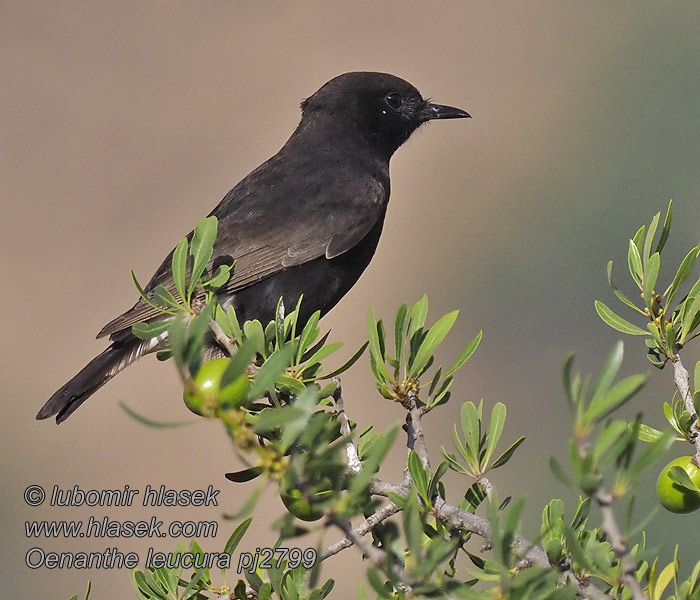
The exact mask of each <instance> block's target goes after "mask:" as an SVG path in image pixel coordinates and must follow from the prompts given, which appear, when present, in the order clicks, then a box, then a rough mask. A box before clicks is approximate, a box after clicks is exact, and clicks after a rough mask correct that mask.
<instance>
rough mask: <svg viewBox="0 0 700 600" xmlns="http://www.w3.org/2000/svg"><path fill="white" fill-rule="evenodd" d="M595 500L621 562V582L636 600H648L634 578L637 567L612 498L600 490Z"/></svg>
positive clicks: (605, 531)
mask: <svg viewBox="0 0 700 600" xmlns="http://www.w3.org/2000/svg"><path fill="white" fill-rule="evenodd" d="M593 498H594V500H595V501H596V502H597V503H598V506H599V507H600V512H601V514H602V516H603V521H602V523H601V525H600V528H601V529H602V530H603V532H604V533H605V537H606V539H607V541H608V543H609V544H610V546H611V547H612V549H613V552H614V553H615V556H617V558H618V560H619V561H620V568H621V570H622V575H621V576H620V581H621V582H622V583H624V584H625V585H626V586H627V587H628V588H629V590H630V592H631V593H632V598H634V600H646V596H645V595H644V593H643V592H642V588H641V587H640V585H639V582H638V581H637V579H636V577H635V576H634V573H635V571H636V565H635V564H634V562H633V561H632V558H631V557H630V553H629V544H628V543H627V540H626V539H625V537H624V536H623V534H622V531H620V527H619V525H618V524H617V520H616V519H615V513H614V512H613V509H612V502H613V498H612V496H611V495H610V494H609V493H608V492H606V491H605V490H603V489H600V490H598V491H597V492H596V493H595V495H594V496H593Z"/></svg>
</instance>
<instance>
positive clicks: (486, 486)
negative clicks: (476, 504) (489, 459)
mask: <svg viewBox="0 0 700 600" xmlns="http://www.w3.org/2000/svg"><path fill="white" fill-rule="evenodd" d="M476 482H477V483H478V484H479V485H480V486H481V489H483V490H484V494H486V497H487V498H488V499H489V500H492V499H493V483H491V481H489V479H488V478H487V477H486V475H480V476H479V477H477V479H476Z"/></svg>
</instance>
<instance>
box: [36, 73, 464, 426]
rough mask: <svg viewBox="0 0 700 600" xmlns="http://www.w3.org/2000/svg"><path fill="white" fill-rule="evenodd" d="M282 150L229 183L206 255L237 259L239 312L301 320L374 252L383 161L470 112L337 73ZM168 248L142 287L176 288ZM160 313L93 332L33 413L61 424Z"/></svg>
mask: <svg viewBox="0 0 700 600" xmlns="http://www.w3.org/2000/svg"><path fill="white" fill-rule="evenodd" d="M301 108H302V117H301V122H300V123H299V126H298V127H297V129H296V131H295V132H294V133H293V134H292V136H291V137H290V138H289V140H288V141H287V143H286V144H285V145H284V146H283V147H282V149H281V150H280V151H279V152H278V153H277V154H275V156H273V157H272V158H270V159H269V160H268V161H266V162H264V163H263V164H262V165H260V166H259V167H258V168H257V169H255V170H254V171H253V172H252V173H250V174H249V175H248V176H247V177H246V178H245V179H243V180H242V181H241V182H240V183H239V184H238V185H236V186H235V187H234V188H233V189H232V190H231V191H230V192H229V193H228V194H226V196H224V199H223V200H222V201H221V202H220V203H219V205H218V206H217V207H216V208H215V209H214V210H213V211H212V212H211V214H212V215H214V216H216V217H217V218H218V220H219V229H218V238H217V240H216V245H215V247H214V255H213V259H212V261H222V260H234V259H235V260H236V267H235V269H234V273H233V277H232V278H231V279H230V281H229V282H228V284H227V285H226V287H225V288H224V289H222V290H220V292H219V302H220V303H221V304H222V305H223V306H227V305H229V304H233V306H234V307H235V309H236V311H237V313H238V315H239V319H240V320H241V321H243V320H244V319H252V318H256V319H259V320H261V321H262V322H263V323H264V322H267V321H269V320H270V319H272V318H273V317H274V311H275V307H276V305H277V301H278V300H279V298H280V296H283V297H284V299H285V303H286V304H287V305H288V306H290V305H291V306H293V305H294V304H295V303H296V301H297V299H298V298H299V296H300V294H304V302H303V303H302V309H303V313H304V314H302V315H301V318H302V319H305V318H306V317H308V316H309V315H310V314H311V313H312V312H314V311H316V310H320V311H321V313H322V314H325V313H326V312H328V311H329V310H330V309H331V308H333V306H334V305H335V304H336V303H337V302H338V300H340V298H341V297H342V296H343V295H344V294H345V293H346V292H347V291H348V290H349V289H350V288H351V287H352V285H353V284H354V283H355V282H356V281H357V279H358V278H359V276H360V275H361V274H362V272H363V271H364V269H365V268H366V267H367V265H368V264H369V261H370V259H371V258H372V255H373V254H374V251H375V249H376V247H377V243H378V241H379V236H380V234H381V231H382V225H383V223H384V215H385V213H386V207H387V203H388V201H389V159H390V158H391V156H392V154H393V153H394V152H395V151H396V149H397V148H398V147H399V146H401V144H403V143H404V142H405V141H406V140H407V139H408V138H409V136H410V135H411V134H412V133H413V132H414V131H415V130H416V129H417V128H418V127H420V125H422V124H423V123H425V122H426V121H429V120H432V119H452V118H461V117H468V116H469V115H468V114H467V113H466V112H464V111H463V110H460V109H457V108H452V107H449V106H441V105H437V104H431V103H429V102H428V101H427V100H424V99H423V97H422V96H421V95H420V93H419V92H418V90H417V89H416V88H414V87H413V86H412V85H411V84H410V83H408V82H406V81H404V80H403V79H399V78H398V77H394V76H393V75H388V74H384V73H346V74H345V75H340V76H338V77H336V78H334V79H332V80H331V81H329V82H328V83H326V84H325V85H324V86H323V87H322V88H321V89H319V90H318V91H317V92H316V93H315V94H314V95H313V96H311V97H310V98H308V99H307V100H305V101H304V102H303V103H302V105H301ZM171 256H172V252H171V253H170V255H168V257H167V258H166V259H165V260H164V261H163V264H161V266H160V267H159V268H158V270H157V271H156V272H155V274H154V275H153V277H152V278H151V281H150V282H149V283H148V285H147V286H146V291H148V290H151V289H153V288H154V287H155V286H156V285H158V284H163V285H165V286H166V287H168V288H170V289H174V284H173V282H172V277H171V273H170V266H171V264H170V263H171ZM159 316H161V315H159V313H157V312H156V311H155V310H153V309H152V308H151V307H150V306H149V305H148V304H147V303H145V302H144V301H143V300H139V301H138V302H137V303H136V304H135V305H134V306H133V307H132V308H131V309H129V310H127V311H126V312H125V313H124V314H122V315H120V316H118V317H117V318H115V319H114V320H112V321H110V322H109V323H108V324H107V325H105V327H104V328H103V329H102V331H100V333H99V334H98V336H97V337H98V338H100V337H104V336H109V338H110V340H112V344H111V345H110V346H109V348H107V350H105V351H104V352H103V353H102V354H100V355H98V356H97V357H96V358H94V359H93V360H92V361H91V362H90V363H88V365H87V366H86V367H84V368H83V370H82V371H80V372H79V373H78V374H77V375H76V376H75V377H73V379H71V380H70V381H69V382H68V383H66V384H65V385H64V386H63V387H62V388H61V389H59V390H58V391H57V392H56V393H55V394H54V395H53V396H51V398H50V399H49V400H48V402H46V404H45V405H44V406H43V407H42V409H41V410H40V411H39V413H38V414H37V419H46V418H48V417H52V416H54V415H56V422H58V423H60V422H62V421H64V420H65V419H66V418H68V416H70V415H71V414H72V413H73V412H74V411H75V410H76V409H77V408H78V407H79V406H80V405H81V404H82V403H83V402H84V401H85V400H86V399H87V398H89V397H90V396H91V395H92V394H93V393H94V392H95V391H96V390H97V389H98V388H100V387H101V386H102V385H104V384H105V383H107V381H109V380H110V379H111V378H112V377H114V375H116V374H117V373H118V372H119V371H121V370H122V369H124V368H125V367H126V366H128V365H129V364H131V363H132V362H134V361H135V360H136V359H137V358H138V357H140V356H142V355H143V354H146V353H148V352H150V351H152V350H153V349H154V348H155V347H156V345H158V344H159V343H160V342H162V340H157V339H153V340H150V341H143V340H139V339H137V338H135V337H134V336H133V335H132V333H131V326H132V325H133V324H134V323H137V322H139V321H148V320H149V319H153V318H158V317H159Z"/></svg>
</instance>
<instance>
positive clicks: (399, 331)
mask: <svg viewBox="0 0 700 600" xmlns="http://www.w3.org/2000/svg"><path fill="white" fill-rule="evenodd" d="M407 315H408V307H407V306H406V303H405V302H404V303H403V304H402V305H401V306H400V307H399V310H398V311H397V312H396V320H395V321H394V351H395V352H396V362H397V363H399V365H400V364H401V356H402V354H403V347H404V339H405V337H406V316H407ZM397 376H398V375H397Z"/></svg>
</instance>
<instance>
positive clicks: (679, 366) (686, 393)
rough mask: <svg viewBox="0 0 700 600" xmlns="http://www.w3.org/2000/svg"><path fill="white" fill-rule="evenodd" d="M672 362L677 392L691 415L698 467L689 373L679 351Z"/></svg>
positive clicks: (699, 447)
mask: <svg viewBox="0 0 700 600" xmlns="http://www.w3.org/2000/svg"><path fill="white" fill-rule="evenodd" d="M672 362H673V380H674V381H675V383H676V388H677V389H678V393H679V394H680V395H681V398H682V399H683V403H684V404H685V409H686V410H687V411H688V412H689V413H690V417H691V423H690V435H691V438H692V443H693V444H695V457H694V458H693V461H694V462H695V464H696V465H697V466H698V467H700V424H698V414H697V412H695V405H694V404H693V393H692V392H691V391H690V374H689V373H688V370H687V369H686V368H685V367H684V366H683V363H682V362H681V356H680V353H679V352H676V358H675V360H673V361H672ZM696 385H697V382H696Z"/></svg>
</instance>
